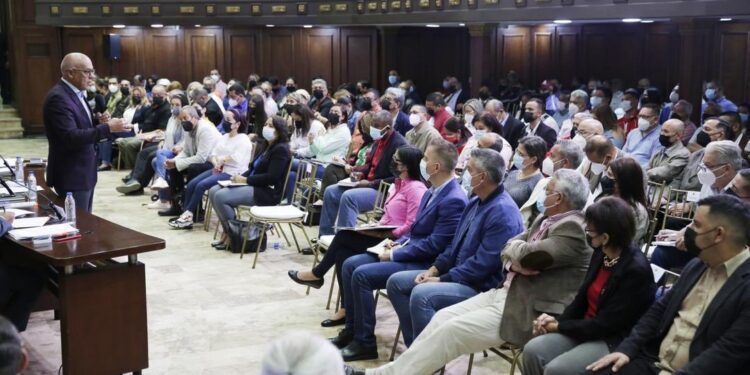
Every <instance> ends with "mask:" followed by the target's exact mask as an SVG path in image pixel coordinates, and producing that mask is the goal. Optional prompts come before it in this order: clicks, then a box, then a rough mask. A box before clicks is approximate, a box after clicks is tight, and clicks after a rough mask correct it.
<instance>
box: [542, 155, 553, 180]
mask: <svg viewBox="0 0 750 375" xmlns="http://www.w3.org/2000/svg"><path fill="white" fill-rule="evenodd" d="M542 173H544V175H545V176H552V173H555V162H553V161H552V159H550V158H544V161H542Z"/></svg>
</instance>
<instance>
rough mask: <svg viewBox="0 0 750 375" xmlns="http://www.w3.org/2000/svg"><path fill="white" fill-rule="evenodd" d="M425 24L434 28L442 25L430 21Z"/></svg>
mask: <svg viewBox="0 0 750 375" xmlns="http://www.w3.org/2000/svg"><path fill="white" fill-rule="evenodd" d="M425 26H427V27H432V28H436V27H440V25H436V24H434V23H428V24H426V25H425Z"/></svg>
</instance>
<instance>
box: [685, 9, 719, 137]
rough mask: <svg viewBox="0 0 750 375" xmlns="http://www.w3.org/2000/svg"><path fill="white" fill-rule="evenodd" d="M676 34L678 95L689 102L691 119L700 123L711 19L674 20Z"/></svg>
mask: <svg viewBox="0 0 750 375" xmlns="http://www.w3.org/2000/svg"><path fill="white" fill-rule="evenodd" d="M678 25H679V33H680V49H679V51H680V52H679V59H678V60H679V61H680V67H679V72H678V74H677V77H678V78H679V83H680V98H681V99H685V100H687V101H689V102H690V103H692V104H693V115H692V117H691V120H693V122H694V123H695V124H696V125H700V124H701V122H700V116H701V98H702V97H703V81H704V80H705V79H709V74H710V72H709V65H708V61H709V60H708V59H709V58H710V57H711V51H710V50H709V47H710V46H711V26H712V23H711V21H705V20H696V19H684V20H679V21H678Z"/></svg>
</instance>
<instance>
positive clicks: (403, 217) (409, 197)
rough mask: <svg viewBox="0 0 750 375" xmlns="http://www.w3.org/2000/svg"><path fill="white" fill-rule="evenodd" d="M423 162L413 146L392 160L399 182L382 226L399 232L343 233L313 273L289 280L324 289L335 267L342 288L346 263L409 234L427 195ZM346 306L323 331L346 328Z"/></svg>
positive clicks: (294, 274) (402, 149)
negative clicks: (354, 256) (332, 327)
mask: <svg viewBox="0 0 750 375" xmlns="http://www.w3.org/2000/svg"><path fill="white" fill-rule="evenodd" d="M421 160H422V151H419V149H418V148H416V147H413V146H402V147H400V148H399V149H398V150H397V151H396V153H395V154H394V156H393V162H392V164H391V171H392V172H393V175H394V176H396V182H394V184H393V188H391V191H390V193H389V195H388V198H387V199H386V201H385V207H384V211H385V214H384V215H383V218H381V219H380V222H379V224H380V225H397V226H398V227H397V228H396V229H393V230H388V231H383V230H371V231H356V232H355V231H351V230H341V231H339V232H338V233H337V234H336V235H335V237H334V238H333V241H332V242H331V245H330V246H329V247H328V251H326V254H325V256H324V257H323V259H322V260H321V261H320V263H318V265H317V266H315V267H314V268H313V269H312V271H289V277H290V278H291V279H292V280H294V281H295V282H297V283H299V284H302V285H309V286H312V287H314V288H320V287H321V286H323V276H324V275H325V274H326V272H328V270H330V269H331V267H333V266H334V265H335V266H336V278H337V281H338V283H339V288H341V283H342V281H341V280H342V278H341V269H342V268H341V265H342V264H343V263H344V261H345V260H347V259H348V258H349V257H351V256H353V255H357V254H362V253H364V252H365V251H366V250H367V248H368V247H372V246H375V245H377V244H378V243H380V242H381V241H383V239H385V238H391V239H395V238H398V237H401V236H403V235H405V234H407V233H408V232H409V230H410V229H411V224H412V223H413V222H414V219H415V218H416V215H417V210H418V209H419V203H420V202H421V200H422V195H423V194H424V193H425V191H427V187H426V186H425V185H424V183H423V182H422V179H421V178H420V171H419V163H420V161H421ZM346 303H348V302H347V301H343V300H342V302H341V306H342V308H341V309H339V311H338V312H337V313H336V315H335V316H334V317H333V319H330V320H326V321H324V322H323V323H322V324H323V326H324V327H330V326H334V325H340V324H344V319H345V317H346V310H345V309H346Z"/></svg>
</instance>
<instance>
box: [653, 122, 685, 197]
mask: <svg viewBox="0 0 750 375" xmlns="http://www.w3.org/2000/svg"><path fill="white" fill-rule="evenodd" d="M684 131H685V124H684V123H683V122H682V121H680V120H676V119H672V120H667V122H665V123H664V125H662V127H661V134H659V143H661V145H662V146H664V148H663V149H661V150H660V151H659V152H657V153H656V154H654V156H652V157H651V160H650V161H649V163H648V168H647V169H646V175H647V176H648V179H649V181H654V182H664V183H667V184H669V185H670V186H673V187H676V185H677V184H678V183H679V182H680V177H682V172H683V171H684V170H685V166H686V165H687V163H688V159H689V158H690V151H688V149H687V147H685V146H684V145H683V144H682V133H683V132H684Z"/></svg>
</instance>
